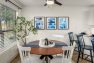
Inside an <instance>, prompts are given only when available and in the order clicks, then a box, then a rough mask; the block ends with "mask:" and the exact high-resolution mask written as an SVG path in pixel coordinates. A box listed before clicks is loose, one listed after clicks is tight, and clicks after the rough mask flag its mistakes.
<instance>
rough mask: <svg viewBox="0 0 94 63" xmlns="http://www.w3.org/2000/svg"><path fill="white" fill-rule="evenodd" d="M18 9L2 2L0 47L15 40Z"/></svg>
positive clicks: (0, 11)
mask: <svg viewBox="0 0 94 63" xmlns="http://www.w3.org/2000/svg"><path fill="white" fill-rule="evenodd" d="M15 19H16V11H15V10H13V9H11V8H9V7H7V6H4V5H2V4H0V48H3V47H7V46H8V45H10V44H12V43H13V42H15V40H16V38H15V36H16V35H15V33H14V32H13V31H12V30H13V28H14V27H15Z"/></svg>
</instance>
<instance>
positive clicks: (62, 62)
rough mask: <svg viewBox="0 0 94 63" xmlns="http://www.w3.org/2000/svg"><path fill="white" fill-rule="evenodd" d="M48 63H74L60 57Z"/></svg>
mask: <svg viewBox="0 0 94 63" xmlns="http://www.w3.org/2000/svg"><path fill="white" fill-rule="evenodd" d="M50 63H74V62H73V61H72V60H71V59H62V56H57V57H55V58H53V59H52V60H51V62H50Z"/></svg>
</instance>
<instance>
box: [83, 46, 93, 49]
mask: <svg viewBox="0 0 94 63" xmlns="http://www.w3.org/2000/svg"><path fill="white" fill-rule="evenodd" d="M83 49H86V50H93V47H92V46H90V45H85V47H83Z"/></svg>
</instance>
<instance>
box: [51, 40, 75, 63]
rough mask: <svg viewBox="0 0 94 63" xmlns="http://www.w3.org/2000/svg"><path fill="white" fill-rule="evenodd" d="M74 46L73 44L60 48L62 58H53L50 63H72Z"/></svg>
mask: <svg viewBox="0 0 94 63" xmlns="http://www.w3.org/2000/svg"><path fill="white" fill-rule="evenodd" d="M75 45H76V44H75V42H74V43H73V46H64V47H62V50H63V53H62V57H55V58H54V59H52V60H51V63H73V61H72V56H73V51H74V48H75Z"/></svg>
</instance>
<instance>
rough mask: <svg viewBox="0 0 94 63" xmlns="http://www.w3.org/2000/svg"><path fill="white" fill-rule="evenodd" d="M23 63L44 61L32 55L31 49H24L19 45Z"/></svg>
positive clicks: (40, 62)
mask: <svg viewBox="0 0 94 63" xmlns="http://www.w3.org/2000/svg"><path fill="white" fill-rule="evenodd" d="M17 46H18V50H19V54H20V58H21V63H42V61H41V60H40V59H39V57H38V56H36V55H31V54H30V51H31V47H22V46H20V45H19V43H17Z"/></svg>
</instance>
